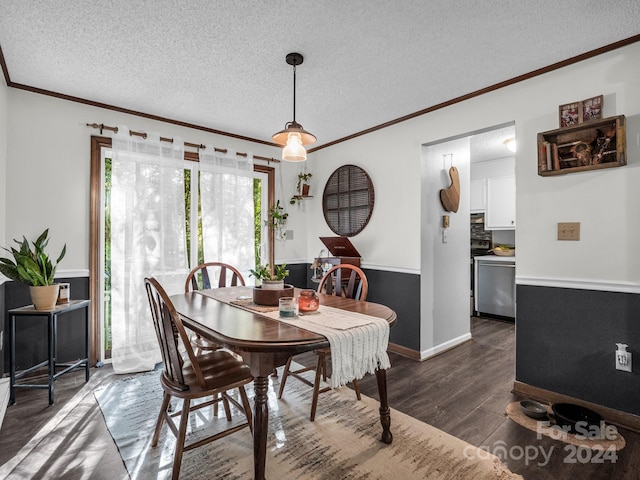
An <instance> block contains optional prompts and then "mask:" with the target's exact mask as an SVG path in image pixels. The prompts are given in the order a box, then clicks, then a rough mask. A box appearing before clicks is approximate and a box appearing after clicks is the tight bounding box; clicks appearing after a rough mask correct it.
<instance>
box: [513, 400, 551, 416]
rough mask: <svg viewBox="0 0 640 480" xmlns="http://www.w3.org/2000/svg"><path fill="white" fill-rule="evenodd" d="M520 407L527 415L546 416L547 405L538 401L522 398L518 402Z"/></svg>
mask: <svg viewBox="0 0 640 480" xmlns="http://www.w3.org/2000/svg"><path fill="white" fill-rule="evenodd" d="M520 409H521V410H522V412H523V413H524V414H525V415H526V416H527V417H531V418H536V419H541V418H547V407H545V406H544V405H543V404H542V403H540V402H534V401H533V400H522V401H521V402H520Z"/></svg>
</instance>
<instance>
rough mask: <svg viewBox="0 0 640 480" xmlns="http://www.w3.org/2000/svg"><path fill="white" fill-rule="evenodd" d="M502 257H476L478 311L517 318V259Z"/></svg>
mask: <svg viewBox="0 0 640 480" xmlns="http://www.w3.org/2000/svg"><path fill="white" fill-rule="evenodd" d="M502 258H504V257H502ZM502 258H501V259H496V257H493V258H492V257H490V256H485V257H480V258H476V261H477V273H476V274H477V277H476V311H477V312H478V313H479V314H482V313H485V314H489V315H499V316H501V317H510V318H515V317H516V264H515V259H512V257H509V259H508V260H506V259H502Z"/></svg>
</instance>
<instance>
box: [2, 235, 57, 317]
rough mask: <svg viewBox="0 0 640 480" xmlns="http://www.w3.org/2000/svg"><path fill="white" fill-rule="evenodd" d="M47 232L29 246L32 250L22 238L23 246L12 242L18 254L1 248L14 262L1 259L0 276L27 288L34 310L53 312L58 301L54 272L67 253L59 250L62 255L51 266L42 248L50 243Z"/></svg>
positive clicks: (20, 243)
mask: <svg viewBox="0 0 640 480" xmlns="http://www.w3.org/2000/svg"><path fill="white" fill-rule="evenodd" d="M48 236H49V229H48V228H47V229H46V230H45V231H44V232H42V234H41V235H40V236H39V237H38V238H37V240H36V241H35V242H32V244H33V249H31V246H30V245H29V241H28V240H27V238H26V237H24V236H23V237H22V242H20V241H18V240H14V242H15V243H17V244H18V245H19V246H20V249H19V250H17V249H15V248H13V247H11V249H9V248H4V250H6V251H7V252H10V253H11V255H12V256H13V258H0V273H2V274H3V275H4V276H5V277H7V278H9V279H10V280H14V281H16V282H21V283H24V284H25V285H28V286H29V291H30V293H31V301H32V302H33V305H34V307H35V308H36V310H52V309H53V308H55V305H56V300H57V299H58V288H59V284H57V283H54V277H55V273H56V268H57V266H58V263H60V260H62V259H63V257H64V256H65V254H66V253H67V245H66V244H65V245H64V246H63V247H62V252H60V255H59V256H58V259H57V260H56V261H55V264H53V263H52V262H51V259H50V258H49V255H48V254H47V253H46V252H45V248H46V246H47V244H48V243H49V239H48Z"/></svg>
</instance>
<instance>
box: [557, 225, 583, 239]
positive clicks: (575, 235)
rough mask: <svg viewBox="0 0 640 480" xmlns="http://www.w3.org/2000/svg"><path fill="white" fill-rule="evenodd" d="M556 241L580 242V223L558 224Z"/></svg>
mask: <svg viewBox="0 0 640 480" xmlns="http://www.w3.org/2000/svg"><path fill="white" fill-rule="evenodd" d="M558 240H575V241H578V240H580V222H559V223H558Z"/></svg>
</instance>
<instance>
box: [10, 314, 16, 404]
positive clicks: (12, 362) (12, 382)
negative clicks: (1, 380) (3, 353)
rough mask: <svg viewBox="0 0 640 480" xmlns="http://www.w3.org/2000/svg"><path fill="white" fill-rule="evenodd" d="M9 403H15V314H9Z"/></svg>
mask: <svg viewBox="0 0 640 480" xmlns="http://www.w3.org/2000/svg"><path fill="white" fill-rule="evenodd" d="M9 335H11V338H10V339H9V372H10V376H11V378H10V380H9V382H10V383H9V391H10V393H9V405H13V404H14V403H16V387H15V384H16V316H15V315H10V316H9Z"/></svg>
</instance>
